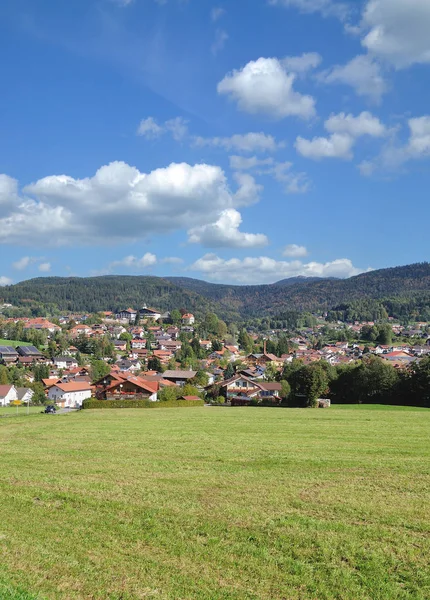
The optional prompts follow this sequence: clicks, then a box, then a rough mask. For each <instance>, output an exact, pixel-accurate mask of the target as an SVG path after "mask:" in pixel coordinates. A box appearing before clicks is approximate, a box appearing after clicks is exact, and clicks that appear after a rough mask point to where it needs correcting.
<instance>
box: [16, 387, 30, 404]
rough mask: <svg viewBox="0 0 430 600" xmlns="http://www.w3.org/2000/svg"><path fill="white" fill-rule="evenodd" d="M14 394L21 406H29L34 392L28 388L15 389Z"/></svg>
mask: <svg viewBox="0 0 430 600" xmlns="http://www.w3.org/2000/svg"><path fill="white" fill-rule="evenodd" d="M16 393H17V396H18V400H21V402H22V403H23V404H30V402H31V399H32V398H33V396H34V392H33V390H31V389H30V388H24V387H22V388H20V387H19V388H16Z"/></svg>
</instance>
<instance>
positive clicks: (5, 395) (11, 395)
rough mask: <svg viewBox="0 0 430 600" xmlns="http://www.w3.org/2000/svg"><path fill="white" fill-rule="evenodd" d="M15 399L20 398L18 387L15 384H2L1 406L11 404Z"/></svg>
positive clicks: (0, 387) (0, 392)
mask: <svg viewBox="0 0 430 600" xmlns="http://www.w3.org/2000/svg"><path fill="white" fill-rule="evenodd" d="M14 400H18V392H17V390H16V387H15V386H14V385H0V406H9V404H10V403H11V402H13V401H14Z"/></svg>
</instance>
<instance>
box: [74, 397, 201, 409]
mask: <svg viewBox="0 0 430 600" xmlns="http://www.w3.org/2000/svg"><path fill="white" fill-rule="evenodd" d="M204 404H205V403H204V401H203V400H166V401H165V402H152V401H151V400H96V399H95V398H88V399H87V400H84V401H83V403H82V408H180V407H182V408H188V407H191V406H204Z"/></svg>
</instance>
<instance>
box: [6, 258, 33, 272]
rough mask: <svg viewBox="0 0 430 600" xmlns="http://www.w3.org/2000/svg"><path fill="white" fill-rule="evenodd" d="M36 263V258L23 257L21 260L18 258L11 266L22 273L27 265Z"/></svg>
mask: <svg viewBox="0 0 430 600" xmlns="http://www.w3.org/2000/svg"><path fill="white" fill-rule="evenodd" d="M36 261H37V258H35V257H33V256H23V257H22V258H20V259H19V260H17V261H16V262H14V263H13V264H12V266H13V268H14V269H17V270H18V271H23V270H24V269H26V268H27V267H28V266H29V265H31V264H33V263H34V262H36Z"/></svg>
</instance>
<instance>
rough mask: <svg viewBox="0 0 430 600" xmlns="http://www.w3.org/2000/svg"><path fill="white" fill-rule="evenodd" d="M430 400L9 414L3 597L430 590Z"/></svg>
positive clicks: (0, 444) (400, 594) (3, 485)
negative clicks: (419, 403) (408, 405)
mask: <svg viewBox="0 0 430 600" xmlns="http://www.w3.org/2000/svg"><path fill="white" fill-rule="evenodd" d="M429 442H430V410H419V409H409V410H398V409H395V408H390V409H384V410H383V409H382V408H381V407H372V408H371V409H366V407H360V408H359V409H357V408H356V407H342V408H340V407H339V408H337V407H332V408H331V409H324V410H317V409H315V410H312V409H304V410H300V409H270V408H225V407H219V408H215V407H201V408H187V409H185V408H179V409H176V408H170V409H157V410H144V409H142V410H136V409H134V410H126V409H123V410H93V411H92V410H84V411H80V412H78V413H73V414H65V415H55V416H51V415H30V416H29V417H27V418H24V417H23V418H6V419H0V449H1V454H0V511H1V524H0V548H1V555H0V564H1V565H2V567H1V568H0V598H1V599H2V600H4V599H6V600H35V599H49V600H50V599H66V600H74V599H92V600H95V599H97V600H99V599H100V600H106V599H107V600H135V599H147V598H156V599H157V600H162V599H163V600H164V599H172V600H178V599H187V600H188V599H197V600H203V599H204V600H217V599H235V600H239V599H240V600H241V599H255V600H272V599H283V600H295V599H301V600H304V599H306V600H307V599H309V600H324V599H334V598H336V599H339V600H340V599H341V600H359V599H367V600H395V599H414V600H415V599H417V600H419V599H422V600H424V599H428V598H430V569H429V556H430V443H429Z"/></svg>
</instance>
